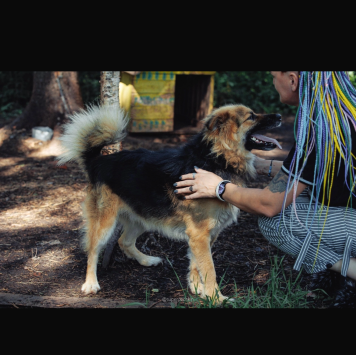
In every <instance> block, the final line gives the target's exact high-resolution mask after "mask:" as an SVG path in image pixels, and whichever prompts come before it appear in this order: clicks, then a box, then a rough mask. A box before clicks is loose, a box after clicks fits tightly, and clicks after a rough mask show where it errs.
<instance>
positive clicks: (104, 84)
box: [100, 71, 122, 268]
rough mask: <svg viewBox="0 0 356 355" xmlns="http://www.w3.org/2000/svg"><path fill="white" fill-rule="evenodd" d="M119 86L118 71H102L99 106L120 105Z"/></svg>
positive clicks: (116, 236)
mask: <svg viewBox="0 0 356 355" xmlns="http://www.w3.org/2000/svg"><path fill="white" fill-rule="evenodd" d="M119 84H120V72H119V71H102V72H101V75H100V98H101V105H120V102H119ZM121 149H122V148H121V144H120V145H119V146H115V147H113V145H112V146H109V147H104V148H103V150H102V154H103V155H106V154H110V152H115V151H119V150H121ZM121 232H122V226H121V225H118V226H117V228H116V230H115V232H114V233H113V234H112V236H111V238H110V239H109V241H108V243H107V245H106V248H105V252H104V256H103V261H102V264H101V265H102V267H103V268H107V267H108V265H109V262H110V259H111V255H112V252H113V250H114V247H115V245H116V243H117V241H118V239H119V237H120V235H121Z"/></svg>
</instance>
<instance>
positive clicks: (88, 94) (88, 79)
mask: <svg viewBox="0 0 356 355" xmlns="http://www.w3.org/2000/svg"><path fill="white" fill-rule="evenodd" d="M78 81H79V86H80V91H81V93H82V98H83V102H84V105H87V104H90V103H94V102H96V101H98V100H100V71H78Z"/></svg>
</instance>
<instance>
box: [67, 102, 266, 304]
mask: <svg viewBox="0 0 356 355" xmlns="http://www.w3.org/2000/svg"><path fill="white" fill-rule="evenodd" d="M250 113H251V110H250V109H249V108H247V107H245V106H242V105H229V106H224V107H222V108H219V109H217V110H215V111H214V112H213V113H212V114H211V115H210V116H208V117H207V118H205V123H206V127H204V130H203V133H204V139H205V140H206V141H208V142H211V143H212V150H211V154H216V155H223V156H224V157H225V159H226V162H227V165H230V166H232V167H233V168H234V169H236V171H237V172H238V173H239V176H243V177H244V179H246V178H249V177H254V176H255V174H256V171H255V169H254V166H253V162H254V155H253V154H252V153H251V152H249V151H247V150H246V149H245V137H246V133H247V131H248V130H249V129H250V128H251V127H252V126H253V125H255V124H256V122H258V120H259V119H262V115H261V117H260V116H259V115H256V116H257V118H256V119H255V120H254V121H252V120H247V118H248V117H249V116H250ZM109 123H110V124H111V125H112V124H113V123H112V120H110V121H109ZM68 130H69V129H68ZM111 130H112V128H111V127H105V129H101V132H104V134H105V135H108V134H110V131H111ZM89 131H90V129H88V128H87V129H86V138H87V139H88V141H89V142H92V143H93V144H96V145H97V144H99V143H100V135H99V134H98V132H95V133H93V134H91V135H88V132H89ZM106 139H107V137H106ZM83 141H84V140H83ZM68 142H69V140H68ZM69 145H70V142H69V143H68V146H69ZM66 154H67V155H68V157H71V156H72V157H74V156H75V153H72V155H70V153H66ZM78 160H79V158H78ZM63 161H65V159H63ZM233 182H234V183H235V184H238V185H240V186H243V185H244V181H243V178H236V180H235V181H233ZM166 190H167V194H168V196H169V198H170V199H171V201H172V203H173V205H174V207H175V212H174V214H173V216H170V217H166V218H164V219H162V218H160V219H158V218H157V219H154V218H151V219H144V218H143V217H141V216H139V215H138V214H136V213H135V212H134V211H133V209H132V208H130V206H128V205H127V204H126V203H125V202H124V201H123V200H122V199H121V198H120V197H119V196H117V195H116V194H114V193H113V192H112V191H111V189H110V188H109V187H108V186H106V185H105V184H104V185H101V186H99V187H95V186H89V188H88V194H87V197H86V200H85V202H84V208H83V210H84V217H85V219H86V230H85V236H84V244H85V249H86V250H87V252H88V267H87V275H86V281H85V283H84V284H83V287H82V291H83V292H84V293H85V294H89V293H96V292H97V291H98V290H99V289H100V287H99V284H98V281H97V276H96V266H97V260H98V253H99V251H100V249H101V248H102V247H103V246H104V245H105V244H106V242H107V240H108V239H109V237H110V236H111V234H112V233H113V232H114V230H115V228H116V225H117V222H118V221H119V222H120V223H121V224H122V225H123V229H124V232H123V234H122V236H121V237H120V239H119V246H120V248H121V249H122V250H123V251H124V253H125V254H126V255H127V256H128V257H130V258H135V259H136V260H137V261H138V262H139V263H140V264H141V265H144V266H151V265H157V264H158V263H159V262H161V259H160V258H157V257H152V256H147V255H145V254H143V253H142V252H140V251H139V250H137V248H136V246H135V242H136V239H137V238H138V237H139V236H140V235H141V234H142V233H143V232H145V231H146V230H153V231H158V232H161V233H162V234H164V235H165V236H167V237H169V238H175V239H180V240H186V241H188V244H189V247H190V252H189V257H190V267H189V274H188V284H189V287H190V290H191V291H192V292H196V291H197V292H198V293H200V294H201V295H202V296H210V297H212V296H213V295H214V294H215V292H217V294H218V297H219V300H220V301H222V300H223V299H224V298H225V297H224V296H223V295H222V294H221V293H220V291H219V287H218V284H217V282H216V273H215V269H214V263H213V260H212V256H211V247H212V245H213V243H214V241H215V240H216V238H217V237H218V235H219V233H220V231H221V230H222V229H224V228H225V227H227V226H228V225H230V224H231V223H233V222H236V221H237V217H238V213H239V210H238V208H236V207H234V206H232V205H229V204H227V203H224V202H221V201H219V200H218V199H198V200H181V199H179V198H177V196H176V195H175V194H174V193H173V188H172V187H171V186H166Z"/></svg>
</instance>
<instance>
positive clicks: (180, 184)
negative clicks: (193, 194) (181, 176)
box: [173, 180, 195, 187]
mask: <svg viewBox="0 0 356 355" xmlns="http://www.w3.org/2000/svg"><path fill="white" fill-rule="evenodd" d="M194 184H195V181H194V180H184V181H178V182H175V183H174V184H173V186H174V187H185V186H193V185H194Z"/></svg>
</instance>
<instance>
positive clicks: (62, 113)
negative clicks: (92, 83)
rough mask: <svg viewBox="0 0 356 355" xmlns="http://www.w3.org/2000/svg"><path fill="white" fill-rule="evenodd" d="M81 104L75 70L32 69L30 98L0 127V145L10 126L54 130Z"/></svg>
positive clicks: (80, 106)
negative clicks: (7, 122) (11, 120)
mask: <svg viewBox="0 0 356 355" xmlns="http://www.w3.org/2000/svg"><path fill="white" fill-rule="evenodd" d="M83 106H84V105H83V100H82V96H81V93H80V88H79V84H78V76H77V72H54V71H47V72H46V71H42V72H41V71H39V72H34V74H33V89H32V96H31V99H30V101H29V103H28V104H27V106H26V108H25V110H24V112H23V113H22V114H21V115H20V116H19V117H18V118H16V119H15V120H14V121H13V122H12V123H10V124H9V125H7V126H5V127H3V128H2V129H1V130H0V146H1V144H2V143H3V141H4V140H5V139H7V138H8V136H9V135H10V134H11V131H12V130H13V129H21V128H26V129H28V128H32V127H35V126H45V127H46V126H47V127H50V128H52V129H54V128H55V126H56V125H57V124H58V123H63V122H64V121H65V120H66V119H67V117H68V115H70V114H72V113H74V112H75V111H78V110H79V109H81V108H83Z"/></svg>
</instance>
